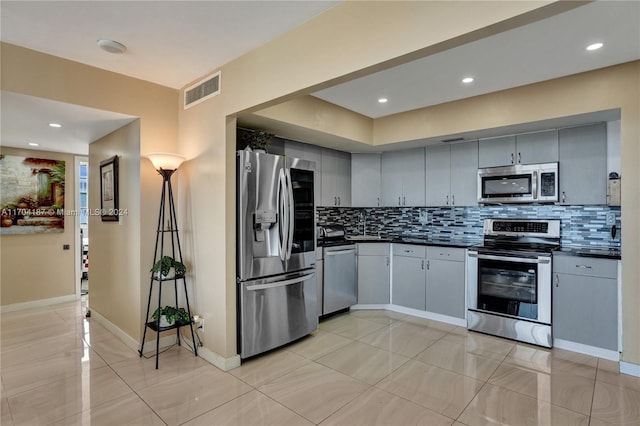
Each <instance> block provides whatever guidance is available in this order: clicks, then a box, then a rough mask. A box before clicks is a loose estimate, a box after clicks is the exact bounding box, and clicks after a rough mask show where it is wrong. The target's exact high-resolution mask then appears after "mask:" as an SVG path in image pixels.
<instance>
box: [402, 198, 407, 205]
mask: <svg viewBox="0 0 640 426" xmlns="http://www.w3.org/2000/svg"><path fill="white" fill-rule="evenodd" d="M402 205H403V206H406V205H407V197H402Z"/></svg>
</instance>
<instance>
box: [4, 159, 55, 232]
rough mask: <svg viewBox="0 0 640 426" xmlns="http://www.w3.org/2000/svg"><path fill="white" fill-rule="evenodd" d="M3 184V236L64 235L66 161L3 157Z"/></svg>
mask: <svg viewBox="0 0 640 426" xmlns="http://www.w3.org/2000/svg"><path fill="white" fill-rule="evenodd" d="M0 182H2V189H1V190H0V224H1V225H2V227H1V228H0V235H17V234H40V233H50V232H64V215H65V210H64V187H65V162H64V161H60V160H51V159H47V158H33V157H21V156H15V155H0Z"/></svg>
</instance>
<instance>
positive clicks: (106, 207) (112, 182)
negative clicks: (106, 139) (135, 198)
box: [100, 155, 120, 222]
mask: <svg viewBox="0 0 640 426" xmlns="http://www.w3.org/2000/svg"><path fill="white" fill-rule="evenodd" d="M118 211H119V210H118V156H117V155H114V156H113V157H111V158H109V159H107V160H104V161H101V162H100V216H101V218H102V221H103V222H117V221H118V220H119V217H120V215H119V214H118Z"/></svg>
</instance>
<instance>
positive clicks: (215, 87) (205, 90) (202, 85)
mask: <svg viewBox="0 0 640 426" xmlns="http://www.w3.org/2000/svg"><path fill="white" fill-rule="evenodd" d="M218 94H220V71H218V72H217V73H215V74H213V75H212V76H210V77H207V78H205V79H204V80H200V81H199V82H197V83H195V84H193V85H191V86H189V87H187V88H186V89H185V91H184V109H187V108H191V107H192V106H194V105H197V104H199V103H200V102H203V101H205V100H207V99H209V98H212V97H214V96H216V95H218Z"/></svg>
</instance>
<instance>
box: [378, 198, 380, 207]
mask: <svg viewBox="0 0 640 426" xmlns="http://www.w3.org/2000/svg"><path fill="white" fill-rule="evenodd" d="M378 207H380V197H378Z"/></svg>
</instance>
